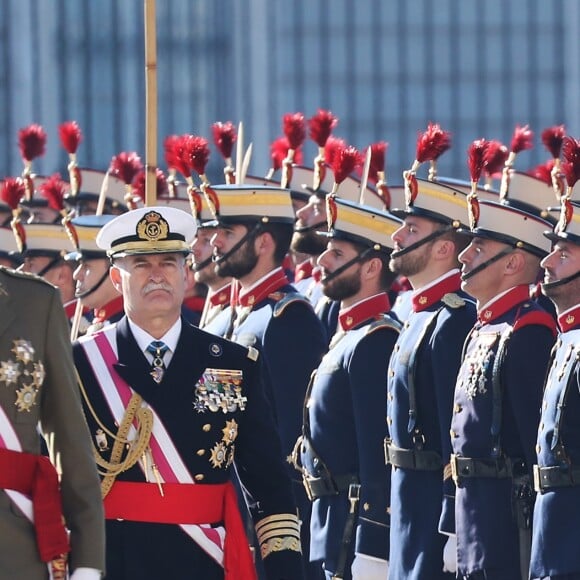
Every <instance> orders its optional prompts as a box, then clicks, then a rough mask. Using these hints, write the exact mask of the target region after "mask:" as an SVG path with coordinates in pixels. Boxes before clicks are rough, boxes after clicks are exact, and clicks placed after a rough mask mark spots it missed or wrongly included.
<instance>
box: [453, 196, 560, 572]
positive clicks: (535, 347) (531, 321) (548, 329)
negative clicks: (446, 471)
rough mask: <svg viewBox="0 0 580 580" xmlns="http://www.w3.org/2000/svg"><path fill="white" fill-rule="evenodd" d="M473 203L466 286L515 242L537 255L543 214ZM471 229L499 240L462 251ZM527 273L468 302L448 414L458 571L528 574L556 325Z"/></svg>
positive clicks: (544, 246) (543, 247) (543, 248)
mask: <svg viewBox="0 0 580 580" xmlns="http://www.w3.org/2000/svg"><path fill="white" fill-rule="evenodd" d="M474 203H477V207H478V210H476V211H474V212H473V215H474V216H477V218H475V217H474V218H473V221H472V224H471V226H472V229H471V235H473V236H475V238H476V240H474V242H473V243H472V246H470V247H469V248H467V249H466V250H465V252H464V253H463V254H462V255H461V256H460V260H461V261H462V262H463V264H464V266H463V270H462V275H463V281H464V288H465V289H466V290H468V291H469V288H470V286H469V284H470V280H475V279H476V278H475V277H479V279H480V280H481V279H482V277H485V276H494V274H493V271H492V272H490V273H488V272H487V271H486V269H487V268H488V267H489V266H490V265H491V264H493V263H495V262H497V260H498V259H501V258H504V257H505V258H506V259H508V258H509V257H510V255H511V254H512V253H513V252H514V251H516V250H518V251H521V252H522V256H525V255H528V256H530V255H531V256H535V257H533V258H532V259H534V260H538V257H543V256H545V255H546V253H547V251H548V250H549V243H547V240H546V238H545V237H544V236H543V231H544V230H546V228H548V227H549V224H548V222H546V221H544V220H542V219H540V218H537V217H535V216H534V215H532V214H530V213H528V212H525V211H523V210H520V209H518V208H516V207H513V206H509V205H506V204H500V203H496V202H492V201H485V200H483V201H481V203H478V202H477V201H474ZM478 239H479V240H482V241H483V242H484V241H485V240H492V241H493V243H496V244H497V243H498V242H499V243H500V244H497V250H496V246H493V248H494V251H496V253H495V254H493V255H490V256H489V257H488V256H487V254H484V258H482V259H481V260H482V261H481V262H475V261H472V259H471V258H469V257H468V254H469V253H470V252H472V251H473V252H475V253H480V252H481V249H480V247H479V246H474V244H476V243H478V242H477V240H478ZM472 247H474V248H476V249H475V250H474V249H472ZM484 251H485V250H484ZM538 267H539V260H538ZM522 272H523V271H522ZM497 276H498V278H497V282H496V286H495V287H500V284H505V283H506V282H507V283H509V281H508V278H505V277H503V271H502V272H501V273H499V274H497ZM499 276H502V278H500V277H499ZM530 276H533V277H532V279H529V278H530ZM535 276H536V273H535V272H531V273H530V272H523V273H522V274H521V275H520V276H519V277H517V279H516V278H514V281H515V282H516V285H515V286H512V287H511V288H508V289H507V290H504V289H503V288H504V286H501V288H502V290H501V292H500V293H499V294H498V295H497V296H495V297H493V298H491V299H489V300H487V302H486V303H485V304H478V307H479V313H478V322H477V324H476V325H475V327H474V330H473V331H472V332H471V334H470V336H469V338H468V340H467V342H466V347H465V352H464V356H463V362H462V366H461V369H460V371H459V375H458V379H457V385H456V389H455V398H454V405H453V420H452V423H451V441H452V446H453V452H454V455H453V457H452V461H451V466H452V471H453V477H454V480H455V481H456V483H457V491H456V504H455V505H456V507H455V517H456V518H455V519H456V533H457V567H458V571H459V574H460V575H461V576H460V577H467V578H472V577H475V578H478V577H479V576H477V574H480V575H481V574H483V573H484V572H485V574H486V576H485V577H488V578H495V579H498V580H500V579H501V580H504V579H505V580H509V579H512V578H513V579H515V578H527V576H528V569H529V545H530V526H531V517H532V507H533V489H532V485H531V466H532V465H533V461H534V442H535V434H536V432H537V425H538V414H537V409H538V408H539V405H540V399H541V392H542V385H543V382H544V377H545V374H546V368H547V364H548V359H549V355H550V350H551V348H552V346H553V343H554V338H555V332H556V329H555V323H554V319H553V318H552V316H551V315H550V314H548V313H547V312H546V311H545V310H543V309H542V308H541V307H540V306H539V305H538V304H537V303H536V302H534V301H533V300H531V299H530V292H529V285H530V283H531V282H533V280H534V278H535ZM504 280H505V281H506V282H504ZM474 284H475V287H474V291H473V294H474V296H475V297H476V298H478V300H480V296H479V292H478V291H477V290H476V288H477V287H478V283H477V282H474ZM481 284H484V283H480V284H479V287H481ZM488 287H491V288H493V287H494V286H493V281H491V282H490V281H489V280H488V281H487V282H485V291H487V292H490V290H487V288H488ZM492 505H493V506H496V508H497V509H496V508H494V509H493V512H492V510H490V506H492ZM474 575H475V576H474Z"/></svg>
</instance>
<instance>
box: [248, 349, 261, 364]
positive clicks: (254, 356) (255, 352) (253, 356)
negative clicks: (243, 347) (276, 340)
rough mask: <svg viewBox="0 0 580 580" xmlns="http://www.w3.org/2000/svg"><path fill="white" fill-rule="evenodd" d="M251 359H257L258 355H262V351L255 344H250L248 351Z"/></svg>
mask: <svg viewBox="0 0 580 580" xmlns="http://www.w3.org/2000/svg"><path fill="white" fill-rule="evenodd" d="M246 356H247V357H248V358H249V359H250V360H253V361H257V360H258V357H259V356H260V352H259V351H258V349H257V348H254V347H253V346H248V353H247V355H246Z"/></svg>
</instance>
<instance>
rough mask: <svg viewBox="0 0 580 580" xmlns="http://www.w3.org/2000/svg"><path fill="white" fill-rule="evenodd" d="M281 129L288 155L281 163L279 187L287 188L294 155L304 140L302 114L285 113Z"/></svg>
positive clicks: (289, 183) (304, 128)
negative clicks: (287, 146)
mask: <svg viewBox="0 0 580 580" xmlns="http://www.w3.org/2000/svg"><path fill="white" fill-rule="evenodd" d="M282 129H283V131H284V135H285V136H286V139H288V144H289V145H290V146H289V148H288V155H287V156H286V158H285V159H284V161H283V162H282V177H281V179H280V187H282V188H287V187H290V186H291V182H292V165H293V163H294V154H295V152H296V150H297V149H299V148H300V147H301V146H302V144H303V143H304V140H305V139H306V122H305V120H304V114H303V113H287V114H286V115H284V117H283V118H282Z"/></svg>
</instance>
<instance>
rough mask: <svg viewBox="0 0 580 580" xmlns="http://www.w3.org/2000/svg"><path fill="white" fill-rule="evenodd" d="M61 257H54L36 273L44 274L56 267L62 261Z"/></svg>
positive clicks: (38, 274)
mask: <svg viewBox="0 0 580 580" xmlns="http://www.w3.org/2000/svg"><path fill="white" fill-rule="evenodd" d="M61 259H62V258H61V257H60V256H57V257H56V258H53V259H52V260H51V261H50V262H49V263H48V264H47V265H46V266H45V267H44V268H43V269H42V270H41V271H40V272H38V273H37V274H36V275H37V276H40V277H42V276H44V275H45V274H46V273H47V272H48V271H49V270H50V269H51V268H54V267H55V266H56V265H57V264H58V263H59V262H60V261H61Z"/></svg>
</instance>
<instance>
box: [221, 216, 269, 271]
mask: <svg viewBox="0 0 580 580" xmlns="http://www.w3.org/2000/svg"><path fill="white" fill-rule="evenodd" d="M261 225H262V224H261V223H260V222H258V223H257V224H256V225H255V226H254V227H253V228H252V229H251V230H250V229H248V231H247V232H246V235H245V236H243V237H242V238H241V239H240V241H239V242H238V243H237V244H234V245H233V247H232V248H231V250H230V251H229V252H226V253H225V254H223V255H221V256H212V262H214V263H215V264H218V263H219V262H223V261H224V260H227V259H228V258H229V257H230V256H231V255H232V254H234V253H235V252H237V251H238V250H239V249H240V248H241V247H242V246H243V245H244V244H245V243H246V242H247V241H248V240H249V239H250V238H251V237H252V236H254V235H256V233H257V232H258V230H259V229H260V227H261Z"/></svg>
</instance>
